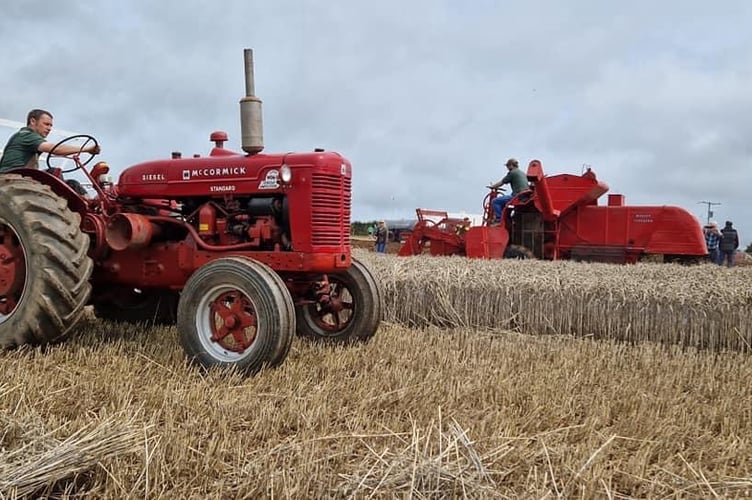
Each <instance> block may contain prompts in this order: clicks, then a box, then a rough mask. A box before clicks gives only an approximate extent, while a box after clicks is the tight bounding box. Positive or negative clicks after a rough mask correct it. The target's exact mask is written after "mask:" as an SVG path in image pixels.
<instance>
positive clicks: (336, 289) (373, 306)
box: [296, 259, 381, 343]
mask: <svg viewBox="0 0 752 500" xmlns="http://www.w3.org/2000/svg"><path fill="white" fill-rule="evenodd" d="M329 284H330V287H331V291H330V293H329V294H328V295H326V296H323V297H322V299H321V300H320V301H319V302H316V303H313V304H306V305H302V306H298V307H297V309H296V311H297V320H298V335H300V336H303V337H309V338H313V339H318V340H322V341H328V342H339V343H351V342H358V341H361V342H364V341H368V340H369V339H370V338H371V337H373V335H374V334H375V333H376V330H377V329H378V327H379V323H380V322H381V291H380V290H379V287H378V284H377V283H376V280H374V278H373V276H372V275H371V273H370V271H369V270H368V268H366V267H365V266H364V265H363V264H361V263H360V262H359V261H357V260H356V259H353V260H352V265H351V266H350V268H349V269H348V270H347V271H346V272H344V273H340V274H332V275H329Z"/></svg>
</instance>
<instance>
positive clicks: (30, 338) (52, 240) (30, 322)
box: [0, 174, 93, 348]
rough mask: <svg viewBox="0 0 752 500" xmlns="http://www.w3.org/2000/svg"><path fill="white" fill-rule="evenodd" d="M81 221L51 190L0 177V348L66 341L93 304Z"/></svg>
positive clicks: (89, 263)
mask: <svg viewBox="0 0 752 500" xmlns="http://www.w3.org/2000/svg"><path fill="white" fill-rule="evenodd" d="M79 224H80V217H79V216H78V214H75V213H73V212H71V211H70V210H69V209H68V206H67V203H66V201H65V200H64V199H62V198H60V197H59V196H57V195H55V194H54V193H53V192H52V191H51V190H50V188H49V187H47V186H45V185H44V184H40V183H39V182H36V181H33V180H31V179H27V178H24V177H21V176H18V175H13V174H3V175H0V347H6V348H7V347H14V346H18V345H23V344H45V343H48V342H53V341H57V340H61V339H63V338H64V337H65V336H67V335H68V334H69V333H70V332H71V330H72V327H73V326H74V325H75V324H76V323H77V322H78V320H79V318H80V317H81V315H82V314H83V311H84V306H85V305H86V303H87V302H88V300H89V293H90V291H91V285H90V284H89V276H90V275H91V272H92V269H93V264H92V261H91V259H90V258H89V257H88V255H87V251H88V249H89V238H88V237H87V236H86V235H85V234H83V233H82V232H81V229H80V227H79Z"/></svg>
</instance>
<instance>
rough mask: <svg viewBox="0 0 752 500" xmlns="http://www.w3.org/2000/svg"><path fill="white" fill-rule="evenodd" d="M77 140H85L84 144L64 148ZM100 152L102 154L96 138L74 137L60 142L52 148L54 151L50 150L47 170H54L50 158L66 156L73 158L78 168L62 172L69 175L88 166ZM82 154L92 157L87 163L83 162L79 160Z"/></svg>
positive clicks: (82, 135)
mask: <svg viewBox="0 0 752 500" xmlns="http://www.w3.org/2000/svg"><path fill="white" fill-rule="evenodd" d="M76 139H84V143H83V144H81V146H77V145H76V146H71V145H68V146H65V147H62V146H63V145H64V144H66V143H68V142H70V141H72V140H76ZM99 152H100V148H99V143H98V142H97V140H96V139H95V138H94V137H92V136H90V135H84V134H81V135H72V136H70V137H66V138H65V139H63V140H62V141H60V142H58V143H57V144H55V145H54V146H53V147H52V149H50V151H49V152H48V153H47V168H48V169H52V168H53V167H52V164H51V163H50V158H52V157H53V156H66V157H67V156H72V157H73V161H74V163H75V164H76V166H75V167H73V168H69V169H67V170H63V171H61V173H63V174H67V173H70V172H73V171H74V170H78V169H79V168H83V167H85V166H86V165H88V163H89V162H90V161H91V160H93V159H94V156H95V155H98V154H99ZM82 153H84V154H89V155H90V156H89V157H88V158H86V160H85V161H81V159H80V158H79V155H81V154H82Z"/></svg>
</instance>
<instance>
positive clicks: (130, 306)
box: [92, 287, 180, 326]
mask: <svg viewBox="0 0 752 500" xmlns="http://www.w3.org/2000/svg"><path fill="white" fill-rule="evenodd" d="M100 292H101V294H100ZM92 295H93V296H95V297H96V299H93V300H92V304H93V305H94V314H95V315H96V316H97V317H98V318H100V319H104V320H107V321H115V322H121V323H148V324H153V325H166V326H170V325H174V324H175V322H176V321H177V309H178V300H179V299H180V294H179V293H178V292H174V291H172V290H138V289H135V288H125V287H123V288H117V289H114V290H107V291H104V290H102V291H100V290H97V289H95V290H94V292H93V293H92Z"/></svg>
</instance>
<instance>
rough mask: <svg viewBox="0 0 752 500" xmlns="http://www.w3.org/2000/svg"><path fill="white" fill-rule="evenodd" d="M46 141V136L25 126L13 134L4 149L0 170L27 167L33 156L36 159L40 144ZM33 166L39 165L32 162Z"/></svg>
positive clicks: (5, 170) (0, 159)
mask: <svg viewBox="0 0 752 500" xmlns="http://www.w3.org/2000/svg"><path fill="white" fill-rule="evenodd" d="M44 141H45V139H44V137H42V136H41V135H39V134H37V133H36V132H34V131H33V130H32V129H30V128H29V127H24V128H22V129H21V130H19V131H18V132H16V133H15V134H13V135H12V136H11V137H10V139H8V144H6V145H5V148H4V149H3V156H2V158H0V172H7V171H8V170H11V169H14V168H20V167H25V166H27V165H28V164H29V162H30V161H31V160H32V158H33V159H35V160H36V158H37V154H38V153H39V145H40V144H42V143H43V142H44ZM32 166H33V167H36V166H37V165H36V163H35V162H32Z"/></svg>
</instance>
